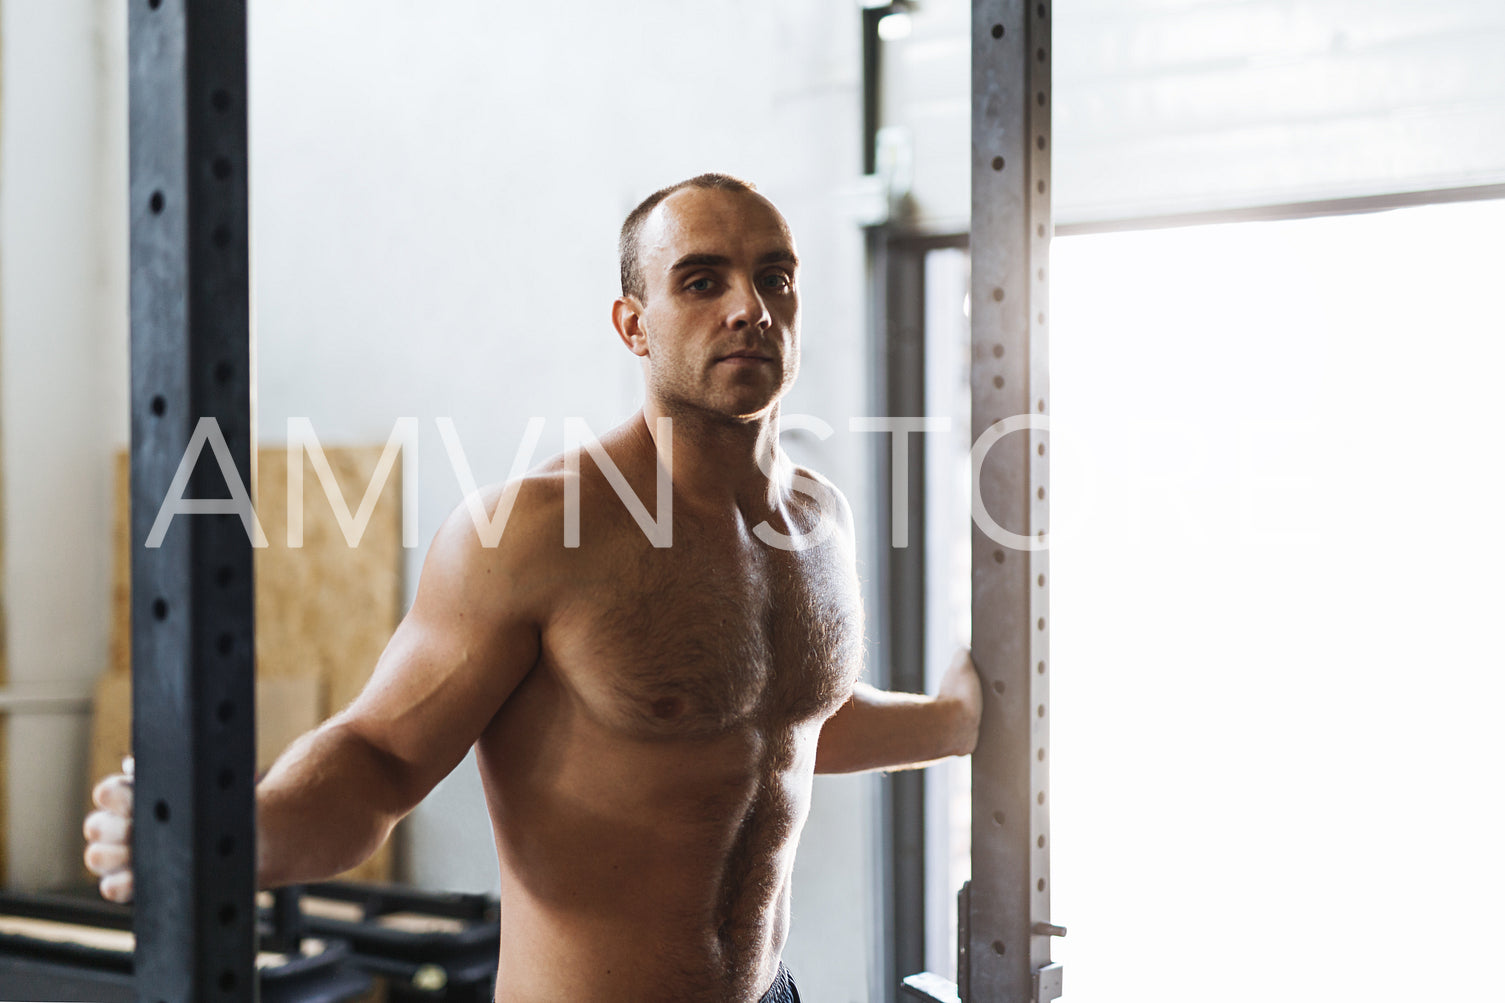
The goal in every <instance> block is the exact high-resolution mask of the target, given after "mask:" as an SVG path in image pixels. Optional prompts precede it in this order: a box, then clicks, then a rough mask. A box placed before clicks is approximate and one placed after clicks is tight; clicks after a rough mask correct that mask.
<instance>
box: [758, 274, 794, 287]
mask: <svg viewBox="0 0 1505 1003" xmlns="http://www.w3.org/2000/svg"><path fill="white" fill-rule="evenodd" d="M763 284H764V285H765V286H767V287H768V288H769V289H788V288H789V287H790V285H792V283H791V282H790V281H789V276H787V275H785V274H784V273H783V272H769V273H768V274H767V275H765V276H763Z"/></svg>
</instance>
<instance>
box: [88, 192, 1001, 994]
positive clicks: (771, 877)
mask: <svg viewBox="0 0 1505 1003" xmlns="http://www.w3.org/2000/svg"><path fill="white" fill-rule="evenodd" d="M797 274H798V259H797V258H796V256H795V248H794V241H793V238H792V236H791V234H790V232H789V228H788V226H787V224H786V223H785V222H784V219H783V217H782V216H781V215H780V214H779V212H778V210H777V209H775V208H774V206H773V204H772V203H770V202H769V201H768V200H767V199H765V198H763V197H762V196H761V195H759V194H757V193H756V192H755V191H753V190H752V188H751V187H750V186H748V185H747V184H745V183H743V182H740V181H737V180H735V179H732V178H727V177H723V176H720V175H703V176H701V177H699V178H694V179H691V180H690V181H688V182H683V183H681V184H680V185H675V186H672V187H671V188H669V189H665V190H664V191H661V192H658V193H656V194H655V195H653V196H650V197H649V198H648V199H647V200H645V202H644V203H643V205H642V206H640V207H639V208H638V209H637V210H636V211H634V213H633V214H632V215H631V216H629V217H628V220H627V222H626V224H625V225H624V226H623V232H622V276H623V281H622V296H621V298H619V299H617V300H616V302H615V303H614V304H613V306H612V320H613V323H614V324H615V326H616V330H617V333H618V334H619V335H620V336H621V339H622V341H623V343H624V344H626V346H627V348H628V349H629V350H630V351H631V352H632V353H633V354H634V355H637V356H639V357H641V359H642V360H643V361H642V365H643V371H644V373H645V376H646V381H647V399H646V403H645V405H644V407H643V410H642V411H641V412H640V413H639V414H637V415H635V416H634V417H633V418H632V419H630V420H629V421H627V422H626V423H625V424H623V425H621V426H619V427H618V428H616V429H614V430H612V431H611V432H610V433H609V434H607V435H606V436H605V437H604V438H603V439H602V445H603V446H604V448H605V451H606V454H607V455H608V456H609V457H610V459H611V462H612V464H614V465H615V467H616V468H617V469H618V470H620V472H621V475H622V476H623V477H625V480H626V483H627V485H628V486H630V487H631V489H632V490H633V492H634V493H635V494H636V495H637V497H638V498H640V499H642V500H643V504H644V505H645V507H646V508H647V510H648V511H650V512H652V511H657V508H656V504H657V492H656V485H657V483H658V481H657V478H658V471H659V467H660V464H661V462H663V463H664V466H666V467H667V468H668V469H669V470H671V471H672V483H673V487H672V490H673V495H672V504H673V509H672V511H673V522H672V533H673V536H672V545H671V546H668V547H655V546H654V545H653V544H652V543H651V542H650V540H649V539H648V537H647V535H646V534H645V532H644V530H643V529H642V528H640V527H639V525H638V523H637V522H635V521H634V519H633V517H632V515H631V514H630V513H629V511H628V509H627V507H626V506H625V505H624V503H623V500H622V497H621V496H620V495H619V494H618V492H617V490H616V489H615V488H614V487H613V485H612V483H611V481H610V480H609V479H608V475H609V474H610V470H609V465H606V464H598V463H596V462H595V461H594V460H593V459H592V458H591V457H590V456H589V455H584V456H581V457H579V462H578V467H579V471H580V473H579V475H578V480H575V481H574V483H573V484H572V477H573V475H572V474H571V473H570V464H569V463H567V462H566V459H565V458H564V457H556V458H555V459H553V460H552V461H550V462H548V463H546V464H544V465H543V466H542V467H540V468H539V469H537V470H536V471H535V472H533V473H530V474H529V475H527V476H526V477H523V478H522V479H521V480H520V481H518V482H515V483H512V484H510V485H506V486H503V487H499V488H495V489H492V490H491V491H490V493H489V494H488V495H487V496H486V498H485V504H486V507H487V510H488V511H491V510H493V509H494V507H495V506H496V505H497V504H499V503H502V502H505V500H506V499H507V498H508V497H511V498H512V500H513V506H512V511H511V516H510V519H509V521H508V523H507V526H506V530H505V533H504V534H503V536H502V539H501V542H500V544H499V545H498V546H496V547H494V548H488V547H486V546H484V545H483V544H482V542H481V540H480V539H479V535H478V533H477V532H476V529H475V526H474V524H473V522H472V520H471V517H470V516H469V514H468V511H467V509H466V508H465V506H461V507H460V508H459V509H458V510H457V511H456V513H455V514H454V515H452V516H451V517H450V518H449V519H448V521H447V522H446V523H445V524H444V526H443V528H441V529H440V530H439V532H438V534H437V536H436V537H435V539H434V543H433V546H432V547H431V549H430V551H429V553H428V557H427V559H426V561H425V563H424V568H423V573H422V576H421V578H420V581H419V586H418V591H417V596H416V598H415V600H414V602H413V607H412V609H411V610H410V611H409V612H408V614H407V616H406V617H405V618H404V619H403V621H402V623H401V625H400V626H399V627H398V628H397V631H396V633H395V634H394V635H393V637H392V640H391V642H390V643H389V644H388V646H387V649H386V651H385V653H384V654H383V655H382V657H381V659H380V661H379V662H378V663H377V666H376V669H375V671H374V673H373V675H372V678H371V681H370V683H369V684H368V685H367V686H366V688H365V691H364V692H363V693H362V694H361V695H360V696H359V697H358V698H357V699H356V700H355V702H354V703H352V704H351V705H350V706H349V707H348V708H346V709H345V710H343V711H341V712H340V713H339V714H337V715H335V716H334V717H333V718H331V719H330V720H329V721H327V722H326V723H325V724H324V725H323V726H321V727H320V728H318V729H317V730H315V731H313V732H311V733H309V734H307V735H305V736H303V737H302V738H301V739H299V740H298V741H297V742H296V743H294V744H293V745H292V746H291V747H290V748H289V749H288V751H287V752H286V753H284V754H283V756H282V757H281V759H279V760H278V762H277V764H276V765H275V766H274V767H273V768H272V770H271V771H270V772H269V773H268V775H267V776H266V778H265V779H264V780H263V781H262V782H261V783H260V784H259V785H258V787H257V790H256V803H257V837H258V861H257V864H258V881H259V884H260V886H261V887H271V886H276V885H282V884H292V883H298V882H305V881H314V880H318V879H322V878H327V877H329V876H331V875H333V874H336V873H338V872H340V871H343V870H345V869H346V868H349V867H352V866H354V865H355V864H357V863H358V862H360V861H361V860H364V859H365V858H366V857H367V856H368V855H369V854H371V853H372V852H373V851H374V850H375V849H376V848H377V846H378V845H379V844H380V843H381V841H382V840H383V839H384V838H386V836H387V834H388V833H389V832H391V830H392V827H393V825H394V824H396V822H397V821H398V820H399V819H400V818H402V817H403V816H404V815H405V814H407V813H408V812H409V811H411V810H412V808H413V807H414V806H415V805H416V804H418V802H419V801H420V800H422V798H423V797H424V795H425V794H427V793H428V792H429V790H430V789H432V788H433V786H434V785H435V784H436V783H438V782H439V780H440V779H441V778H443V777H444V776H445V775H446V774H447V773H449V771H450V770H452V769H454V767H455V766H456V765H457V764H458V763H459V762H460V760H461V759H462V758H463V757H464V756H465V753H466V751H467V750H469V749H470V748H471V747H472V745H473V746H474V747H475V749H476V758H477V761H478V763H479V766H480V772H481V778H482V782H483V785H484V787H485V792H486V800H487V804H488V806H489V809H490V812H491V821H492V827H493V831H494V834H495V840H496V851H497V857H498V860H499V863H500V870H501V892H500V896H501V911H502V915H504V916H505V917H507V922H506V923H505V924H504V935H503V937H502V943H501V956H500V968H499V971H500V973H501V976H500V979H499V983H498V985H497V990H496V999H497V1000H498V1001H499V1003H558V1001H561V1000H570V1001H582V1003H592V1001H594V1003H633V1001H642V1003H649V1001H653V1003H661V1001H667V1000H673V1001H681V1000H682V1001H694V1003H702V1001H703V1003H755V1001H760V1000H764V1001H768V1003H772V1001H775V1000H795V999H798V996H797V994H796V993H795V992H794V990H793V987H792V983H791V982H790V980H789V977H788V973H787V972H786V971H785V970H784V969H783V967H782V964H781V962H780V952H781V950H782V948H783V945H784V939H785V935H786V932H787V928H788V924H789V891H790V874H791V869H792V865H793V861H794V851H795V844H796V842H797V841H798V839H799V834H800V829H801V827H802V826H803V825H804V822H805V817H806V814H807V813H808V810H809V805H810V788H811V778H812V775H813V774H814V773H816V772H848V771H856V770H869V769H876V768H886V769H893V768H898V767H904V766H917V765H921V764H923V763H925V762H929V761H933V760H936V759H939V758H942V757H944V756H949V755H964V754H967V753H970V752H971V751H972V748H973V746H974V745H975V743H976V738H977V723H978V718H979V714H980V709H981V690H980V687H979V684H978V680H977V676H976V673H975V670H974V669H973V667H972V664H971V661H970V659H969V658H968V657H967V656H966V655H965V653H963V654H961V655H959V656H958V658H957V659H956V661H955V663H954V664H953V665H952V666H951V668H950V669H948V670H947V673H946V675H945V677H944V679H943V681H942V683H941V685H940V689H939V694H938V696H936V697H924V696H918V695H910V694H894V693H884V692H881V691H878V690H875V689H872V688H871V687H868V686H866V685H863V684H861V683H858V681H857V677H858V675H859V673H860V671H861V656H862V612H861V608H860V603H859V597H858V583H857V577H856V572H855V566H854V560H853V554H854V543H853V533H852V526H851V516H850V512H849V510H848V509H847V507H846V503H845V500H844V499H842V498H841V496H840V495H839V494H838V493H837V492H836V491H835V489H834V488H832V487H830V485H829V484H828V483H827V482H825V481H823V480H821V479H820V478H819V477H818V476H817V475H816V474H814V473H812V472H810V471H808V470H804V469H801V468H799V467H796V466H794V465H793V464H792V463H791V462H790V460H789V459H788V457H787V456H786V455H785V454H784V453H783V452H782V451H781V450H780V448H779V446H778V415H779V400H780V398H781V397H782V396H783V395H784V393H785V392H786V391H787V390H788V388H789V386H790V384H791V383H792V382H793V380H794V377H795V374H796V372H797V370H798V368H799V357H800V356H799V352H800V342H799V286H798V279H797ZM666 417H667V418H671V419H672V420H673V421H672V432H670V435H671V436H672V448H671V444H670V443H667V442H664V441H661V437H662V433H663V431H664V427H663V426H661V425H660V424H659V419H660V418H666ZM664 461H668V462H664ZM575 485H578V495H574V494H573V493H574V486H575ZM572 495H573V498H574V499H578V502H576V501H574V500H572ZM576 504H578V518H579V521H578V525H579V545H578V547H567V546H565V545H564V543H563V540H564V535H565V532H566V523H567V521H569V519H570V518H571V513H570V509H571V507H572V506H573V505H576ZM95 799H96V801H97V802H98V803H99V804H100V806H101V808H102V809H103V810H102V811H99V812H96V813H94V814H93V815H90V816H89V819H88V821H87V822H86V824H85V834H86V836H87V837H88V839H89V841H90V845H89V847H88V850H87V851H86V859H87V862H88V864H89V866H90V868H91V869H92V870H93V871H94V872H95V873H97V874H100V875H102V876H103V877H102V880H101V882H100V888H101V891H102V893H103V894H104V895H105V896H106V897H107V898H111V899H115V900H125V899H129V898H130V896H131V892H132V875H131V872H130V858H129V818H130V811H131V804H130V801H131V799H130V787H129V785H128V783H126V782H125V781H123V779H122V778H111V779H109V780H106V781H104V782H102V783H101V784H100V786H99V787H98V788H97V789H96V792H95Z"/></svg>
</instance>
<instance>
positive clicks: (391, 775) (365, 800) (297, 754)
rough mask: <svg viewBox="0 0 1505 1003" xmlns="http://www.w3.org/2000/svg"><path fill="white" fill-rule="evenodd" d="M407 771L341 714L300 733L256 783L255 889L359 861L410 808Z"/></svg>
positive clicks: (320, 875)
mask: <svg viewBox="0 0 1505 1003" xmlns="http://www.w3.org/2000/svg"><path fill="white" fill-rule="evenodd" d="M403 776H404V770H403V769H402V766H401V764H400V763H399V762H398V761H396V760H395V759H394V758H393V757H392V756H390V755H387V754H385V753H383V752H382V751H381V750H380V749H378V748H377V747H376V746H374V745H372V744H371V743H370V742H368V741H366V740H365V739H363V738H361V737H360V735H359V734H358V733H357V732H356V731H354V730H353V729H351V728H350V727H349V726H348V725H347V724H345V723H343V722H342V721H341V720H340V719H339V718H335V719H334V720H331V721H329V722H326V723H325V724H324V725H323V726H322V727H320V728H318V729H316V730H314V731H311V732H309V733H308V734H306V735H304V736H303V737H301V738H299V739H298V740H297V741H296V742H294V743H293V744H292V745H291V746H289V747H288V749H287V751H286V752H284V753H283V754H282V756H281V757H279V758H278V760H277V762H276V764H275V765H273V767H272V769H271V770H270V771H268V773H267V775H266V777H265V778H264V779H263V780H262V781H261V783H259V784H258V785H257V787H256V815H257V818H256V830H257V868H256V870H257V875H256V880H257V887H258V888H272V887H276V886H279V885H288V884H298V883H302V882H306V881H319V880H324V879H327V878H330V877H333V876H334V875H336V874H339V873H341V872H342V871H346V870H348V869H350V868H351V867H354V866H355V865H357V864H359V863H360V862H361V861H363V860H365V859H366V858H367V857H369V856H371V854H373V853H375V852H376V850H377V848H378V847H380V846H381V844H382V841H383V840H385V839H386V838H387V835H388V834H389V833H390V832H391V831H392V827H393V826H394V825H396V824H397V821H398V820H399V819H401V818H402V817H403V815H405V814H407V812H408V811H409V810H410V809H411V807H412V803H411V801H412V800H414V799H412V797H411V795H410V794H409V793H408V792H407V791H406V790H405V789H404V784H403Z"/></svg>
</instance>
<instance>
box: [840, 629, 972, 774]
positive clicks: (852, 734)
mask: <svg viewBox="0 0 1505 1003" xmlns="http://www.w3.org/2000/svg"><path fill="white" fill-rule="evenodd" d="M981 717H982V682H981V680H979V679H978V677H977V669H976V667H975V666H973V664H972V656H971V653H970V652H968V651H966V650H965V649H963V650H961V651H958V652H957V653H956V657H955V658H953V659H952V660H951V665H950V666H949V667H947V669H946V672H945V674H944V675H943V676H942V677H941V683H940V686H939V687H938V689H937V692H936V695H935V696H933V697H931V696H924V695H922V694H918V693H889V692H886V691H884V690H880V689H876V688H874V687H872V686H868V685H867V684H865V683H858V684H857V689H856V690H855V691H854V692H853V693H852V695H851V697H850V698H848V699H847V702H846V703H844V704H842V705H841V707H840V708H839V709H838V710H837V711H836V713H835V714H833V715H831V717H830V718H828V719H827V720H826V723H825V725H824V726H823V727H822V728H821V732H820V744H819V745H818V746H817V747H816V753H815V772H816V773H858V772H861V771H863V770H907V769H913V768H915V767H918V766H928V765H929V764H931V763H934V762H936V761H938V760H941V759H945V758H946V757H948V756H965V755H969V754H971V752H972V750H973V749H974V748H976V747H977V725H978V721H979V720H980V719H981Z"/></svg>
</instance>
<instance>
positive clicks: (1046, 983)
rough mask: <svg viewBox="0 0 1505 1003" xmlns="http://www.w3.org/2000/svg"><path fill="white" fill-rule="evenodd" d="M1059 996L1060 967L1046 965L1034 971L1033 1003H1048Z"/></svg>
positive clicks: (1057, 965)
mask: <svg viewBox="0 0 1505 1003" xmlns="http://www.w3.org/2000/svg"><path fill="white" fill-rule="evenodd" d="M1060 996H1061V966H1060V964H1059V963H1055V964H1049V965H1046V966H1045V967H1044V968H1041V969H1037V970H1036V971H1035V996H1034V1001H1035V1003H1050V1001H1051V1000H1053V999H1059V998H1060Z"/></svg>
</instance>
